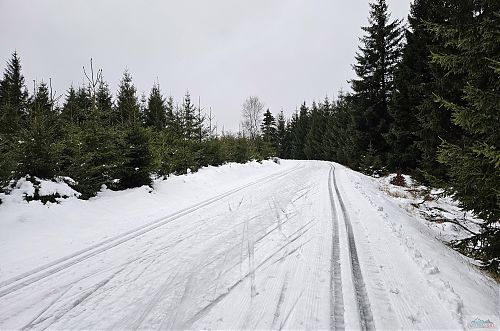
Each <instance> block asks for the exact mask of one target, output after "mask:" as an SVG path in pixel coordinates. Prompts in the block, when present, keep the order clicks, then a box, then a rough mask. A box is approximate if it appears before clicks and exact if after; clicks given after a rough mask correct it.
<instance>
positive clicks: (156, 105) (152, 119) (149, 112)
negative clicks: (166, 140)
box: [145, 84, 167, 132]
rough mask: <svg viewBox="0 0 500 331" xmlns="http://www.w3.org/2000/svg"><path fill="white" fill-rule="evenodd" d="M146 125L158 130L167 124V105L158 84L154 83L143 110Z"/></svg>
mask: <svg viewBox="0 0 500 331" xmlns="http://www.w3.org/2000/svg"><path fill="white" fill-rule="evenodd" d="M145 123H146V126H148V127H150V128H152V129H153V130H154V131H156V132H159V131H161V130H163V129H165V127H166V126H167V106H166V104H165V99H164V98H163V96H162V95H161V91H160V86H159V85H158V84H155V85H154V86H153V88H152V89H151V93H150V94H149V99H148V105H147V107H146V110H145Z"/></svg>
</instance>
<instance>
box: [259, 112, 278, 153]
mask: <svg viewBox="0 0 500 331" xmlns="http://www.w3.org/2000/svg"><path fill="white" fill-rule="evenodd" d="M260 129H261V132H262V140H263V141H264V142H266V143H269V144H271V145H273V146H274V145H275V144H276V140H277V132H278V129H277V127H276V119H275V118H274V116H273V114H271V112H270V111H269V109H267V111H266V112H265V113H264V119H263V120H262V125H261V126H260Z"/></svg>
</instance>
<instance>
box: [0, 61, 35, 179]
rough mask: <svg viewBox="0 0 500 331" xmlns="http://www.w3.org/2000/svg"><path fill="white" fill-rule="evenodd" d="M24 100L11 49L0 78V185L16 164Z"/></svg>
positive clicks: (20, 74)
mask: <svg viewBox="0 0 500 331" xmlns="http://www.w3.org/2000/svg"><path fill="white" fill-rule="evenodd" d="M27 102H28V92H27V90H26V87H25V85H24V77H23V75H22V73H21V62H20V59H19V56H18V55H17V53H16V52H14V54H12V57H11V59H10V60H9V61H8V62H7V68H6V69H5V72H4V75H3V78H2V79H1V80H0V189H1V188H2V187H3V186H4V185H5V184H6V183H7V182H8V181H9V179H11V178H12V176H13V173H14V171H15V169H16V167H17V156H18V155H19V153H18V148H19V139H18V137H19V134H20V130H21V128H22V127H24V126H25V123H26V105H27Z"/></svg>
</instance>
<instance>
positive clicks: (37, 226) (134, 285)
mask: <svg viewBox="0 0 500 331" xmlns="http://www.w3.org/2000/svg"><path fill="white" fill-rule="evenodd" d="M58 184H61V185H62V184H63V183H56V184H54V185H53V186H51V185H50V184H45V185H43V183H42V187H45V188H44V189H45V190H47V192H49V193H50V192H59V190H63V191H64V190H66V193H68V194H67V195H66V196H69V198H67V199H61V200H59V201H58V202H59V203H47V204H42V203H41V202H39V201H31V202H29V203H28V202H26V201H25V200H24V199H22V198H19V195H17V196H16V194H18V193H16V192H14V191H15V190H14V191H13V195H11V196H2V197H0V198H2V200H4V203H3V204H1V205H0V329H22V328H28V329H46V328H49V329H374V328H376V329H441V330H443V329H449V330H451V329H468V328H470V329H477V327H478V326H487V325H489V326H491V325H493V326H494V327H497V328H498V326H499V325H500V321H499V317H498V314H499V287H498V284H497V283H495V282H494V281H493V280H491V279H490V278H488V277H487V276H485V275H484V274H483V273H481V272H480V271H479V270H477V268H476V267H474V266H473V265H472V264H471V263H470V261H469V260H468V259H467V258H465V257H463V256H462V255H460V254H459V253H457V252H455V251H453V250H451V249H450V248H449V247H447V246H446V245H445V244H444V243H443V242H442V241H441V240H439V238H436V233H435V231H434V230H433V229H432V228H429V227H428V226H426V225H425V224H424V222H422V220H420V219H417V217H416V216H415V215H414V214H412V213H411V212H409V211H407V210H406V209H405V208H404V206H402V204H401V203H400V201H398V200H397V199H394V198H392V197H391V196H389V195H388V194H387V193H386V192H384V191H383V190H381V184H380V180H376V179H373V178H370V177H366V176H363V175H361V174H359V173H356V172H353V171H351V170H349V169H346V168H344V167H342V166H340V165H338V164H334V163H328V162H316V161H282V162H281V163H280V164H276V163H273V162H269V161H266V162H263V163H262V164H261V163H257V162H251V163H248V164H245V165H239V164H229V165H225V166H222V167H217V168H214V167H208V168H204V169H201V170H200V171H199V172H197V173H194V174H188V175H184V176H174V177H170V178H168V179H167V180H158V181H155V183H154V185H153V188H149V187H142V188H137V189H131V190H126V191H121V192H113V191H110V190H103V191H102V192H100V193H99V194H98V196H97V197H95V198H93V199H90V200H89V201H82V200H79V199H77V194H76V192H73V191H70V190H71V189H70V188H69V187H65V188H64V189H62V188H61V185H58ZM16 190H18V191H19V192H23V193H19V194H21V196H22V195H23V194H25V195H27V194H30V192H31V193H32V191H33V190H34V188H33V187H32V186H30V183H28V182H26V181H24V182H21V183H19V187H18V188H16ZM488 322H489V323H490V324H488Z"/></svg>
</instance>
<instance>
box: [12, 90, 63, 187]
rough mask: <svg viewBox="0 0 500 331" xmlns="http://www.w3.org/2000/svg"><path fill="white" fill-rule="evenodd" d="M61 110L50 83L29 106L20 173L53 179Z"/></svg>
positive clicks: (56, 164) (21, 137)
mask: <svg viewBox="0 0 500 331" xmlns="http://www.w3.org/2000/svg"><path fill="white" fill-rule="evenodd" d="M57 134H58V119H57V109H55V106H54V102H53V100H52V97H51V95H50V92H49V88H48V86H47V84H46V83H43V82H42V83H41V84H40V85H39V86H38V87H37V90H36V92H35V95H34V97H33V100H31V102H30V103H29V105H28V120H27V127H26V128H25V129H22V130H21V136H20V141H21V147H20V151H19V160H20V163H19V166H18V173H19V175H20V176H24V175H31V176H35V177H39V178H44V179H51V178H53V177H54V176H55V175H56V171H57V169H58V161H59V155H58V145H57V144H58V138H57Z"/></svg>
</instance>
